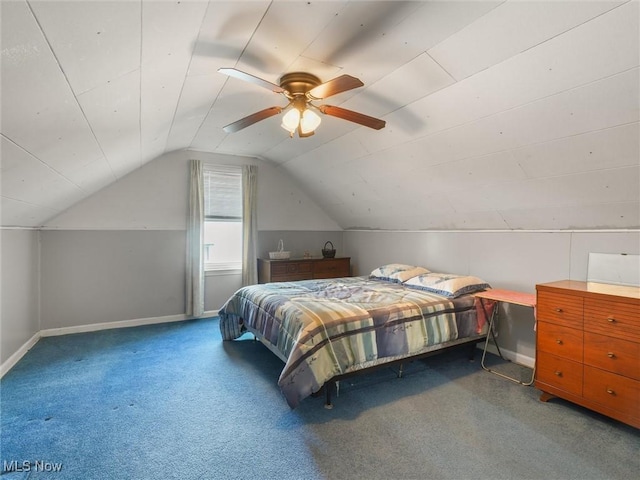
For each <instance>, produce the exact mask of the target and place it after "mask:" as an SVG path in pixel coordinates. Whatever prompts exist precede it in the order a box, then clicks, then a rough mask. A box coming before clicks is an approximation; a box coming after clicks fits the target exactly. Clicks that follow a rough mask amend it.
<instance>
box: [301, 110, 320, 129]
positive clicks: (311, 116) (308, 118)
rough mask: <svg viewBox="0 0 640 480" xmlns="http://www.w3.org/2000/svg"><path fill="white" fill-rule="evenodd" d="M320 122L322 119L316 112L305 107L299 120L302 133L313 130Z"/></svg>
mask: <svg viewBox="0 0 640 480" xmlns="http://www.w3.org/2000/svg"><path fill="white" fill-rule="evenodd" d="M320 122H322V119H321V118H320V116H319V115H318V114H317V113H316V112H314V111H312V110H309V109H306V110H305V111H304V112H303V113H302V119H301V120H300V131H301V132H302V133H310V132H313V131H314V130H315V129H316V128H318V127H319V126H320Z"/></svg>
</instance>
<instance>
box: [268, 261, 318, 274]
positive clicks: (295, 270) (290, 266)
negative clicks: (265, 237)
mask: <svg viewBox="0 0 640 480" xmlns="http://www.w3.org/2000/svg"><path fill="white" fill-rule="evenodd" d="M312 270H313V266H312V264H311V262H279V263H272V264H271V276H272V277H277V276H280V275H288V276H290V275H293V276H297V275H299V274H306V275H307V276H309V275H311V272H312Z"/></svg>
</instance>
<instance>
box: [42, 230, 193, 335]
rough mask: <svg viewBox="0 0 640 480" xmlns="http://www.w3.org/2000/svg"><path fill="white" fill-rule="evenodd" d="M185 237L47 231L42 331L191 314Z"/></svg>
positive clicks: (172, 232) (159, 233)
mask: <svg viewBox="0 0 640 480" xmlns="http://www.w3.org/2000/svg"><path fill="white" fill-rule="evenodd" d="M185 249H186V243H185V233H184V232H182V231H176V230H164V231H130V230H117V231H113V230H109V231H95V230H92V231H78V230H71V231H69V230H62V231H43V232H42V267H41V282H42V305H43V311H42V329H49V328H60V327H71V326H78V325H87V324H93V323H103V322H113V321H118V320H131V319H138V318H149V317H162V316H167V315H177V314H183V313H184V312H185V296H184V291H185V275H186V273H185V271H186V267H185Z"/></svg>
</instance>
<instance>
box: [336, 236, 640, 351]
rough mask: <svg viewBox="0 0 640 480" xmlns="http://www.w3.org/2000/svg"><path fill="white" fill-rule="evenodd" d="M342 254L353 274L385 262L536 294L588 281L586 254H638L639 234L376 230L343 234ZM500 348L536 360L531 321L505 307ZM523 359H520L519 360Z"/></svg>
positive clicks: (529, 315)
mask: <svg viewBox="0 0 640 480" xmlns="http://www.w3.org/2000/svg"><path fill="white" fill-rule="evenodd" d="M344 249H345V254H346V255H348V256H351V260H352V271H353V274H354V275H368V274H369V273H370V272H371V270H373V269H374V268H376V267H378V266H380V265H384V264H385V263H408V264H413V265H421V266H424V267H426V268H428V269H430V270H431V271H436V272H449V273H458V274H467V275H475V276H478V277H480V278H482V279H484V280H486V281H487V282H489V283H490V284H491V286H492V287H494V288H506V289H512V290H518V291H522V292H528V293H535V286H536V284H537V283H544V282H552V281H555V280H564V279H572V280H586V278H587V263H588V258H589V252H599V253H634V254H637V253H640V232H637V231H636V232H517V231H508V232H374V231H346V232H345V233H344ZM505 308H506V310H504V309H503V310H502V311H501V316H502V318H503V319H504V316H505V315H508V316H509V318H510V320H512V321H510V322H506V321H503V322H501V325H500V330H499V334H500V345H501V347H502V346H503V345H504V346H505V347H506V349H507V350H510V351H511V352H514V353H515V354H516V355H517V356H518V357H519V356H522V357H525V359H526V358H528V359H533V358H534V357H535V334H534V331H533V324H534V317H533V312H532V310H531V309H529V308H526V307H514V306H506V307H505ZM521 360H522V359H521Z"/></svg>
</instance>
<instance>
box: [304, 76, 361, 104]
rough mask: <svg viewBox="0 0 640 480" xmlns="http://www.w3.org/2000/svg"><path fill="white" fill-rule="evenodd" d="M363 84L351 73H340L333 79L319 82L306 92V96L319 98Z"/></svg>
mask: <svg viewBox="0 0 640 480" xmlns="http://www.w3.org/2000/svg"><path fill="white" fill-rule="evenodd" d="M363 85H364V83H362V82H361V81H360V79H358V78H356V77H352V76H351V75H340V76H339V77H336V78H334V79H333V80H329V81H328V82H324V83H321V84H320V85H318V86H317V87H314V88H312V89H311V90H309V91H308V92H307V96H309V97H311V98H312V99H314V100H320V99H322V98H327V97H330V96H332V95H336V94H338V93H342V92H346V91H347V90H351V89H354V88H358V87H362V86H363Z"/></svg>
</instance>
